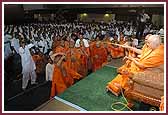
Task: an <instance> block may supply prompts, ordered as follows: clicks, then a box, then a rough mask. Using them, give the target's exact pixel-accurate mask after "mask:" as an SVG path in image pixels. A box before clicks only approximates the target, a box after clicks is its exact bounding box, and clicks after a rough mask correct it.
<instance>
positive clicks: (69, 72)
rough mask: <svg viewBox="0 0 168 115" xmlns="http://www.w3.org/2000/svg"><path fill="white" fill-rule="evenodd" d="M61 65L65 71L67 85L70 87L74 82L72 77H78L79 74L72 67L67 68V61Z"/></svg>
mask: <svg viewBox="0 0 168 115" xmlns="http://www.w3.org/2000/svg"><path fill="white" fill-rule="evenodd" d="M63 67H64V69H65V71H66V77H64V80H65V83H66V86H67V87H70V86H71V85H73V83H74V79H80V78H81V75H80V74H78V73H77V72H76V71H74V70H73V69H72V68H69V67H68V65H67V63H66V62H64V63H63Z"/></svg>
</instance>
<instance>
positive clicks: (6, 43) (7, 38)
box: [4, 33, 12, 60]
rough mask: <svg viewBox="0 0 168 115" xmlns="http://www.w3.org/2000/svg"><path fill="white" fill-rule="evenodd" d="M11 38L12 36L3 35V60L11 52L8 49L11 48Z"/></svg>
mask: <svg viewBox="0 0 168 115" xmlns="http://www.w3.org/2000/svg"><path fill="white" fill-rule="evenodd" d="M11 38H12V36H11V35H10V34H8V33H5V36H4V58H5V60H6V59H7V58H8V57H9V56H10V54H11V53H12V50H11V48H10V46H11V44H10V40H11Z"/></svg>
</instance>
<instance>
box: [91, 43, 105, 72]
mask: <svg viewBox="0 0 168 115" xmlns="http://www.w3.org/2000/svg"><path fill="white" fill-rule="evenodd" d="M105 59H107V52H106V49H105V48H104V47H102V45H101V42H100V41H98V42H96V47H95V48H94V49H93V50H92V51H91V60H92V71H96V70H97V69H100V68H101V67H102V64H103V63H104V61H105Z"/></svg>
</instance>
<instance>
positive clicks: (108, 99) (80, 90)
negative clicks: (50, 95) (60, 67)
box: [59, 66, 127, 111]
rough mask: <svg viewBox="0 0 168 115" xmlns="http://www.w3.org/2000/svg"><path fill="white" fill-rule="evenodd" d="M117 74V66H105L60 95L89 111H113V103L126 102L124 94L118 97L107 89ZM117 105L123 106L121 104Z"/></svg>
mask: <svg viewBox="0 0 168 115" xmlns="http://www.w3.org/2000/svg"><path fill="white" fill-rule="evenodd" d="M116 75H117V72H116V68H113V67H107V66H104V67H103V68H101V69H100V70H97V71H96V72H95V73H92V74H90V75H88V76H87V77H86V78H84V79H82V80H81V81H79V82H77V83H76V84H75V85H73V86H71V87H70V88H68V89H67V90H66V91H65V92H64V93H62V94H61V95H59V97H60V98H62V99H64V100H66V101H69V102H71V103H73V104H76V105H78V106H80V107H82V108H84V109H86V110H87V111H112V109H111V104H112V103H114V102H117V101H121V102H124V99H123V97H122V96H119V97H116V96H114V95H113V94H111V93H110V92H106V89H105V87H106V84H107V83H108V82H109V81H111V80H112V79H113V78H114V77H115V76H116ZM115 107H116V108H118V109H119V108H122V106H121V105H120V106H115ZM125 110H127V109H125Z"/></svg>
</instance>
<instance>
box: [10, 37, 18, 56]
mask: <svg viewBox="0 0 168 115" xmlns="http://www.w3.org/2000/svg"><path fill="white" fill-rule="evenodd" d="M11 46H12V47H13V49H14V51H15V53H17V54H18V53H19V48H20V44H19V39H18V38H16V35H14V34H13V38H12V40H11Z"/></svg>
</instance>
